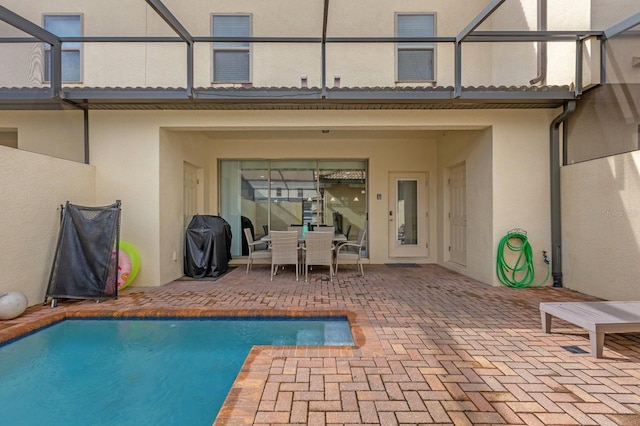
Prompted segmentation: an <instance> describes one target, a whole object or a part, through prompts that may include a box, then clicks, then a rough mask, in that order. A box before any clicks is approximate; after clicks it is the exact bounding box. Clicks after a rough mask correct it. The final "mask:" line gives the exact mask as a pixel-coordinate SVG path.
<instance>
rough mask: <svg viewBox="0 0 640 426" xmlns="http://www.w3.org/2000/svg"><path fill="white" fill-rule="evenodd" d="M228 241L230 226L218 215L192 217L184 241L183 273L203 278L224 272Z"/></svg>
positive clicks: (227, 254) (230, 236) (229, 251)
mask: <svg viewBox="0 0 640 426" xmlns="http://www.w3.org/2000/svg"><path fill="white" fill-rule="evenodd" d="M231 238H232V235H231V226H230V225H229V223H228V222H227V221H226V220H224V219H223V218H221V217H220V216H210V215H196V216H194V217H193V219H191V222H189V226H187V231H186V235H185V238H184V274H185V275H186V276H188V277H192V278H204V277H218V276H220V275H222V274H224V273H225V272H227V270H228V269H229V261H230V260H231Z"/></svg>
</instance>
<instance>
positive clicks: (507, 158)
mask: <svg viewBox="0 0 640 426" xmlns="http://www.w3.org/2000/svg"><path fill="white" fill-rule="evenodd" d="M559 113H560V110H556V111H553V110H536V111H527V112H526V114H525V116H526V118H525V119H523V116H522V115H521V113H518V112H515V111H511V112H506V113H504V114H503V115H502V117H501V118H502V119H503V120H504V121H501V125H500V126H495V127H494V129H493V224H494V230H493V241H494V244H493V266H494V267H495V256H496V253H497V246H498V243H499V241H500V239H501V238H502V237H504V236H505V235H506V234H507V232H508V231H509V230H510V229H512V228H521V229H524V230H525V231H527V237H528V240H529V243H530V244H531V247H532V250H533V254H534V267H535V273H536V280H535V283H536V284H537V283H539V282H541V281H542V280H543V279H544V276H545V274H546V272H547V265H546V264H545V263H544V261H543V257H542V251H543V250H545V251H546V252H547V254H548V255H549V256H550V255H551V201H550V195H549V194H550V192H549V191H550V178H549V176H550V171H549V163H550V160H549V158H550V157H549V145H550V142H549V124H550V123H551V121H552V120H553V118H554V117H555V116H556V115H558V114H559ZM510 117H511V118H510ZM494 283H495V284H497V283H498V281H497V279H496V278H494ZM549 284H551V282H547V285H549Z"/></svg>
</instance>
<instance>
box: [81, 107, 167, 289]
mask: <svg viewBox="0 0 640 426" xmlns="http://www.w3.org/2000/svg"><path fill="white" fill-rule="evenodd" d="M162 117H163V113H157V112H131V111H124V112H123V111H117V112H107V111H104V112H103V111H92V112H91V113H90V120H91V125H90V127H89V131H90V141H91V164H92V165H94V166H95V167H96V200H97V202H98V203H102V204H109V203H112V202H114V200H121V201H122V219H121V226H120V238H121V239H122V240H124V241H127V242H129V243H131V244H132V245H133V246H134V247H136V249H137V250H138V253H139V255H140V271H139V273H138V276H137V277H136V279H135V281H134V284H137V285H158V284H159V283H160V268H159V260H160V255H159V254H160V233H159V232H160V228H159V224H160V197H159V185H160V162H159V158H160V155H159V150H160V143H159V137H160V136H159V135H160V130H159V125H158V124H157V123H158V121H161V119H162ZM151 123H153V124H151ZM163 284H164V283H163Z"/></svg>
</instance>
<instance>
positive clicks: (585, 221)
mask: <svg viewBox="0 0 640 426" xmlns="http://www.w3.org/2000/svg"><path fill="white" fill-rule="evenodd" d="M561 176H562V244H563V245H562V249H563V250H562V256H563V273H564V286H565V287H567V288H570V289H572V290H576V291H579V292H582V293H586V294H591V295H594V296H597V297H601V298H603V299H607V300H640V285H639V284H638V277H640V262H638V259H640V238H639V235H640V152H637V151H636V152H633V153H629V154H621V155H617V156H613V157H608V158H602V159H597V160H592V161H586V162H583V163H578V164H573V165H570V166H565V167H563V168H562V175H561Z"/></svg>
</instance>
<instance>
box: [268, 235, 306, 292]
mask: <svg viewBox="0 0 640 426" xmlns="http://www.w3.org/2000/svg"><path fill="white" fill-rule="evenodd" d="M281 265H296V281H298V275H299V269H298V233H297V232H296V231H271V281H273V276H274V275H276V272H277V270H278V266H281Z"/></svg>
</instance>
